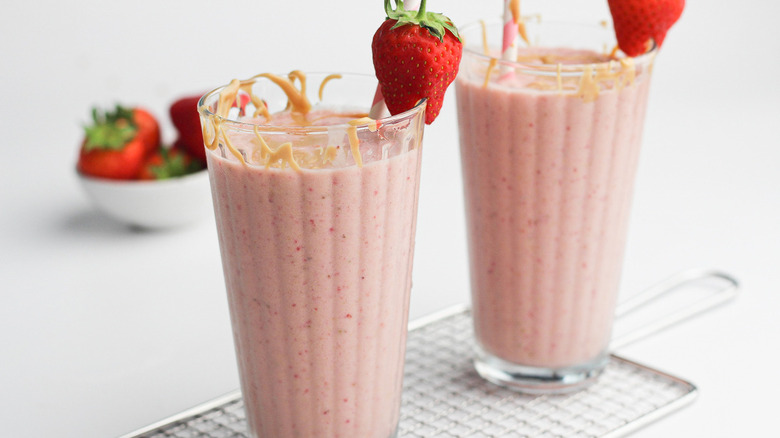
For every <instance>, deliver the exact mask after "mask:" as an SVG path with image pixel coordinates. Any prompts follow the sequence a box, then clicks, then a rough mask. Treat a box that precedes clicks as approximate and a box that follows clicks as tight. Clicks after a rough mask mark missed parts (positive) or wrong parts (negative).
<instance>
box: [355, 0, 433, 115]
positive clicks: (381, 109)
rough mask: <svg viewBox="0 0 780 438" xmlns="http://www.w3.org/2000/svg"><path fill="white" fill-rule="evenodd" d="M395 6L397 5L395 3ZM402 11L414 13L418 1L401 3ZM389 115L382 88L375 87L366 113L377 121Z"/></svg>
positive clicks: (417, 6) (408, 0)
mask: <svg viewBox="0 0 780 438" xmlns="http://www.w3.org/2000/svg"><path fill="white" fill-rule="evenodd" d="M396 4H397V3H396ZM402 4H403V5H404V9H406V10H407V11H416V10H417V8H419V7H420V0H407V1H405V2H403V1H402ZM389 115H390V110H388V109H387V105H385V98H384V97H382V88H381V87H380V86H379V85H377V86H376V92H375V93H374V101H373V102H371V110H369V112H368V117H370V118H372V119H374V120H378V119H382V118H385V117H388V116H389Z"/></svg>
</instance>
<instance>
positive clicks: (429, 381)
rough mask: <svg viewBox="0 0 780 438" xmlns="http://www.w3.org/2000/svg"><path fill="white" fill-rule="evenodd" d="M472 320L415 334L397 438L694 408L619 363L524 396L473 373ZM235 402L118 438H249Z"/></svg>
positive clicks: (591, 424) (553, 425) (546, 430)
mask: <svg viewBox="0 0 780 438" xmlns="http://www.w3.org/2000/svg"><path fill="white" fill-rule="evenodd" d="M473 347H474V344H473V335H472V329H471V315H470V313H469V311H468V309H467V308H465V307H457V308H452V309H447V310H445V311H443V312H439V313H437V314H435V315H432V316H430V317H427V318H424V319H422V320H418V321H415V322H413V323H412V324H411V325H410V332H409V338H408V343H407V353H406V367H405V370H404V371H405V377H404V392H403V405H402V407H401V422H400V425H399V438H461V437H469V438H525V437H528V438H530V437H534V438H536V437H539V438H542V437H543V438H553V437H555V438H559V437H560V438H563V437H566V438H568V437H578V438H580V437H582V438H590V437H606V438H615V437H620V436H625V435H627V434H628V433H630V432H632V431H634V430H636V429H638V428H640V427H642V426H645V425H647V424H648V423H650V422H652V421H654V420H656V419H658V418H660V417H662V416H664V415H666V414H669V413H670V412H672V411H674V410H676V409H678V408H680V407H682V406H684V405H686V404H688V403H690V402H691V401H693V399H694V398H695V395H696V387H695V386H693V385H692V384H691V383H689V382H686V381H684V380H682V379H679V378H677V377H674V376H671V375H669V374H665V373H662V372H660V371H657V370H654V369H651V368H648V367H645V366H643V365H640V364H637V363H635V362H632V361H629V360H626V359H623V358H621V357H618V356H614V355H613V356H611V360H610V362H609V365H608V366H607V368H606V370H605V371H604V373H603V374H602V375H601V376H600V377H599V379H598V381H597V382H596V383H594V384H593V385H591V386H589V387H588V388H586V389H583V390H581V391H579V392H575V393H573V394H566V395H554V396H551V395H525V394H519V393H517V392H513V391H510V390H507V389H504V388H501V387H498V386H495V385H493V384H490V383H488V382H486V381H484V380H482V379H481V378H480V377H479V376H478V375H477V374H476V372H475V371H474V370H473V366H472V364H471V357H472V354H473V353H472V350H473ZM245 437H247V434H246V421H245V416H244V405H243V402H242V399H241V394H240V393H239V392H234V393H231V394H228V395H226V396H223V397H220V398H219V399H216V400H212V401H211V402H208V403H205V404H203V405H201V406H198V407H196V408H193V409H191V410H188V411H186V412H183V413H181V414H179V415H177V416H175V417H171V418H168V419H166V420H163V421H161V422H159V423H156V424H153V425H150V426H148V427H146V428H144V429H141V430H139V431H136V432H133V433H131V434H129V435H125V436H124V437H122V438H245Z"/></svg>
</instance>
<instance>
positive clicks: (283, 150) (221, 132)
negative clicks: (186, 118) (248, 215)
mask: <svg viewBox="0 0 780 438" xmlns="http://www.w3.org/2000/svg"><path fill="white" fill-rule="evenodd" d="M261 77H262V78H266V79H268V80H270V81H271V82H273V83H274V84H276V85H277V86H279V87H280V88H281V89H282V91H283V92H284V93H285V94H286V95H287V108H286V109H290V112H291V116H292V117H293V119H294V120H295V121H296V122H297V123H299V125H301V126H310V125H311V124H312V122H311V121H308V120H306V117H307V115H308V113H309V112H310V111H311V108H312V106H311V103H310V102H309V100H308V98H307V97H306V75H305V74H304V73H302V72H300V71H298V70H294V71H292V72H290V73H289V74H288V76H287V78H284V77H281V76H277V75H274V74H271V73H262V74H259V75H256V76H253V77H252V78H250V79H248V80H245V81H239V80H238V79H233V80H232V81H230V84H228V85H227V86H226V87H225V88H224V89H223V90H222V91H221V92H220V94H219V99H218V103H217V111H216V114H211V115H209V117H208V123H206V124H203V126H202V127H201V132H202V133H203V139H204V144H205V145H206V147H207V148H208V149H209V150H215V149H216V148H217V147H219V144H220V142H219V140H220V136H221V137H222V140H223V141H224V144H225V147H227V149H228V150H229V151H230V153H231V154H232V155H233V156H235V157H236V159H237V160H238V161H239V162H241V164H244V165H246V164H247V163H246V158H245V156H244V152H243V151H240V150H239V149H238V148H236V147H235V146H234V145H233V142H232V141H231V140H230V138H229V137H228V135H227V133H226V132H225V129H224V127H223V126H222V123H223V121H224V120H226V119H227V117H228V113H229V112H230V108H231V107H232V106H233V105H234V104H235V103H236V102H237V101H238V93H239V91H243V92H244V93H246V94H247V95H248V96H249V98H250V100H251V102H252V104H253V105H254V106H255V112H254V114H253V116H252V117H257V116H258V115H263V116H264V117H265V118H266V121H268V120H270V119H271V114H270V112H269V109H268V105H267V104H266V102H265V101H264V100H262V99H260V98H259V97H258V96H256V95H255V94H254V93H253V92H252V85H254V83H255V82H256V81H257V79H258V78H261ZM341 77H342V76H341V75H340V74H332V75H329V76H327V77H325V79H323V81H322V83H321V84H320V88H319V97H320V100H322V93H323V90H324V88H325V84H326V83H328V82H329V81H331V80H333V79H340V78H341ZM296 82H298V83H300V89H299V88H297V87H296ZM351 116H352V117H355V119H353V120H350V121H349V122H348V125H349V126H348V127H347V138H348V140H349V144H350V150H351V152H352V156H353V158H354V159H355V163H356V164H357V166H358V167H363V159H362V156H361V154H360V149H359V146H360V140H359V138H358V135H357V128H358V126H359V125H363V124H367V125H368V129H369V131H371V132H375V131H376V130H377V129H378V124H377V121H376V120H373V119H370V118H368V117H366V114H365V113H355V114H351ZM315 121H316V120H315ZM207 126H210V127H211V128H212V130H213V136H212V135H209V134H210V132H209V129H207ZM254 134H255V137H256V138H257V139H258V142H259V144H260V148H259V149H258V150H256V151H255V152H254V153H253V154H252V159H253V160H254V161H256V162H262V161H265V167H266V168H269V167H271V166H273V165H275V164H278V167H279V168H282V169H283V168H285V166H289V167H290V168H292V169H294V170H295V171H297V172H300V171H301V166H300V165H299V163H298V160H300V161H301V162H305V163H306V164H307V165H308V167H310V168H315V167H322V166H325V165H327V164H328V163H332V162H333V160H335V158H336V156H337V155H338V149H339V148H338V147H336V146H327V147H325V148H322V147H320V148H317V153H316V154H312V153H307V152H304V151H295V149H294V148H293V144H292V142H287V143H283V144H281V145H280V146H279V147H277V148H276V150H273V149H272V148H271V147H270V146H269V145H268V143H267V142H266V141H265V139H264V138H263V136H262V135H261V134H260V130H259V127H258V126H255V127H254ZM296 155H297V156H298V157H297V158H296Z"/></svg>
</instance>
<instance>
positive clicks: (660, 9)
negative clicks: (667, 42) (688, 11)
mask: <svg viewBox="0 0 780 438" xmlns="http://www.w3.org/2000/svg"><path fill="white" fill-rule="evenodd" d="M608 1H609V10H610V12H611V13H612V21H613V22H614V24H615V35H616V36H617V40H618V47H620V50H622V51H623V52H624V53H625V54H626V55H628V56H638V55H641V54H643V53H645V52H647V51H648V49H649V48H650V47H651V44H652V42H651V40H652V41H655V44H656V46H658V47H661V45H662V44H663V42H664V39H665V38H666V32H667V31H668V30H669V29H670V28H671V27H672V25H673V24H674V23H675V22H676V21H677V20H678V19H679V18H680V15H681V14H682V11H683V8H684V7H685V0H608Z"/></svg>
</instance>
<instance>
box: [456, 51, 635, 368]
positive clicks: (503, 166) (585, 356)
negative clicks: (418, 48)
mask: <svg viewBox="0 0 780 438" xmlns="http://www.w3.org/2000/svg"><path fill="white" fill-rule="evenodd" d="M561 53H563V52H561ZM570 55H571V53H566V56H567V57H570ZM593 56H594V57H595V58H598V57H599V55H597V54H595V53H594V54H593ZM483 78H484V76H482V78H478V77H472V78H469V77H468V75H464V74H461V75H460V76H459V78H458V81H457V85H456V87H457V88H456V89H457V100H458V111H459V114H458V117H459V120H460V124H459V126H460V128H459V129H460V141H461V151H462V157H463V173H464V181H465V182H464V187H465V199H466V214H467V222H468V231H469V248H470V264H471V271H470V272H471V288H472V301H473V314H474V324H475V331H476V337H477V341H478V343H479V345H480V347H481V348H482V349H483V350H485V351H486V352H487V353H489V354H491V355H493V356H496V357H498V358H500V359H503V360H505V361H509V362H512V363H515V364H519V365H525V366H533V367H544V368H562V367H566V366H571V365H576V364H583V363H586V362H588V361H592V360H594V359H597V358H598V357H599V356H600V355H603V354H604V353H605V351H606V348H607V346H608V343H609V339H610V335H611V328H612V320H613V312H614V307H615V300H616V296H617V288H618V283H619V277H620V271H621V265H622V259H623V250H624V246H625V240H626V233H627V224H628V218H629V210H630V204H631V198H632V190H633V181H634V175H635V173H636V167H637V161H638V156H639V149H640V143H641V137H642V126H643V120H644V116H645V108H646V102H647V96H648V90H649V83H650V81H649V79H650V78H649V72H645V73H644V74H642V75H639V76H637V78H636V79H635V81H634V83H633V84H632V85H627V86H625V87H624V88H621V89H617V88H612V89H602V90H601V91H600V94H599V95H598V97H597V98H596V100H595V101H592V102H585V101H583V99H581V98H580V97H578V96H576V95H575V93H574V92H572V91H563V92H558V91H557V90H554V91H549V90H548V91H540V90H535V89H531V88H528V87H522V85H523V84H522V83H521V82H522V81H523V80H524V79H521V78H520V77H519V76H518V77H516V78H511V79H510V82H515V83H513V84H512V83H510V84H505V85H511V87H510V86H502V85H499V84H496V83H494V82H491V83H490V84H489V85H488V86H486V87H485V86H483Z"/></svg>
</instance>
